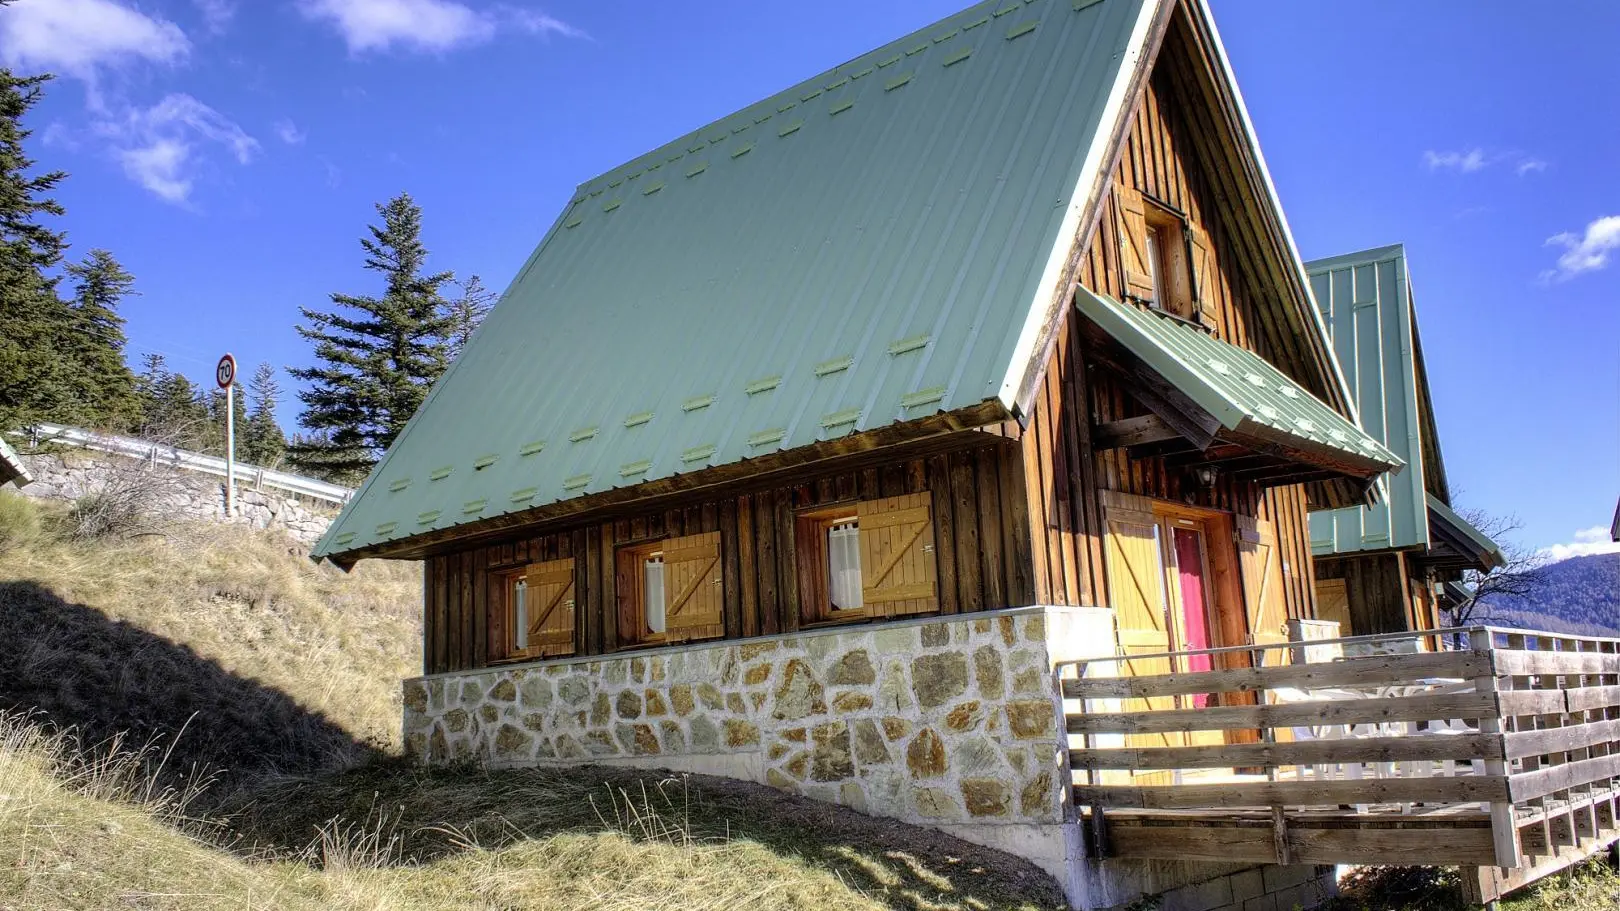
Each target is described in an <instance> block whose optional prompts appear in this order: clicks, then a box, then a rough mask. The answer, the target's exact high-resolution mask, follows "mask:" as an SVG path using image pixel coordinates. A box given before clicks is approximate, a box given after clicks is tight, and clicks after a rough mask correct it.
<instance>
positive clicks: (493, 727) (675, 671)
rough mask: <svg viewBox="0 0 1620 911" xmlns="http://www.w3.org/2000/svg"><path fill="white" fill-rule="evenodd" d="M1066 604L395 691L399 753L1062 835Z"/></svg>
mask: <svg viewBox="0 0 1620 911" xmlns="http://www.w3.org/2000/svg"><path fill="white" fill-rule="evenodd" d="M1077 610H1079V611H1083V610H1086V609H1073V608H1023V609H1013V610H1004V611H996V612H990V613H980V614H973V615H963V616H955V617H949V618H930V619H924V620H913V621H906V622H900V623H894V624H885V625H864V626H856V627H845V628H836V629H826V630H818V631H814V632H806V633H802V634H797V635H789V636H778V637H772V638H766V639H756V640H748V641H743V642H724V643H713V644H708V645H703V644H696V645H689V646H684V647H676V648H665V649H657V650H651V651H647V652H645V653H640V654H633V655H624V656H613V657H602V658H589V659H577V660H560V661H549V662H536V663H529V664H523V665H515V666H510V667H503V668H497V669H488V670H481V671H476V672H467V673H455V674H443V675H437V676H433V677H426V678H421V679H416V680H409V681H406V682H405V685H404V702H405V744H406V749H407V751H408V752H411V753H413V754H415V755H417V756H420V757H422V758H423V759H425V760H427V761H445V760H450V759H462V758H473V759H479V760H483V761H486V762H489V763H492V764H497V765H540V764H548V763H573V762H608V763H622V764H634V765H642V766H649V767H663V768H671V769H677V770H686V771H695V772H706V773H709V774H719V775H726V776H729V777H736V778H745V779H750V780H755V781H759V782H762V783H765V784H769V785H772V786H774V787H777V788H780V789H782V790H784V791H790V792H794V793H800V794H804V795H807V796H810V797H814V798H817V799H820V800H825V801H829V802H832V803H839V804H843V805H846V806H850V807H853V808H855V809H858V810H862V811H865V812H869V813H873V814H876V815H882V816H890V817H895V818H899V819H903V820H907V821H911V822H920V823H926V824H933V825H941V824H950V823H970V822H971V823H995V824H1015V823H1016V824H1030V823H1038V824H1059V823H1061V822H1062V821H1063V818H1064V803H1063V798H1064V795H1063V787H1062V785H1063V782H1064V781H1065V776H1064V775H1062V774H1061V770H1060V768H1059V764H1058V763H1059V759H1058V750H1059V741H1058V731H1057V724H1056V709H1055V707H1054V705H1055V704H1054V698H1055V693H1054V691H1053V686H1052V677H1051V670H1052V662H1053V661H1054V660H1061V658H1063V657H1066V653H1068V652H1072V651H1073V648H1074V646H1073V643H1068V642H1063V641H1058V640H1061V639H1066V638H1067V637H1069V636H1071V635H1072V634H1073V625H1072V623H1071V622H1070V618H1069V616H1068V614H1069V613H1072V612H1074V611H1077ZM1109 645H1110V651H1111V650H1112V649H1111V643H1110V644H1109ZM976 840H977V839H976ZM1059 853H1061V849H1059Z"/></svg>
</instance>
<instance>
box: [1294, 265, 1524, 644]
mask: <svg viewBox="0 0 1620 911" xmlns="http://www.w3.org/2000/svg"><path fill="white" fill-rule="evenodd" d="M1305 268H1306V271H1307V272H1308V273H1309V274H1310V277H1311V286H1312V289H1313V291H1314V296H1315V299H1316V304H1317V307H1319V308H1320V310H1321V313H1322V319H1323V321H1324V322H1325V323H1326V325H1327V330H1328V335H1329V337H1330V338H1331V339H1332V340H1333V350H1334V352H1335V355H1336V356H1337V358H1338V360H1339V368H1340V369H1341V370H1342V371H1343V373H1344V376H1345V379H1346V381H1347V382H1348V384H1349V386H1350V388H1351V389H1352V390H1353V393H1354V397H1355V400H1356V407H1357V409H1358V410H1359V412H1360V416H1361V427H1362V429H1363V430H1365V431H1366V432H1367V434H1368V435H1369V436H1371V437H1373V438H1374V439H1377V440H1378V441H1379V442H1381V443H1383V444H1384V445H1385V446H1387V447H1389V449H1390V451H1392V452H1394V453H1395V454H1396V455H1398V456H1400V457H1401V459H1402V460H1403V461H1405V462H1406V464H1407V466H1408V467H1407V469H1406V470H1404V471H1402V472H1400V473H1399V474H1396V475H1390V476H1388V477H1386V478H1385V479H1384V480H1382V481H1381V482H1380V484H1381V486H1382V490H1381V494H1382V496H1380V497H1379V498H1378V499H1377V500H1376V501H1374V502H1371V503H1367V504H1362V505H1359V506H1354V507H1346V508H1341V509H1332V510H1323V511H1320V512H1316V513H1313V514H1312V515H1311V522H1310V538H1311V552H1312V554H1313V555H1314V557H1315V562H1316V566H1315V570H1316V602H1317V616H1318V617H1319V618H1320V619H1322V620H1331V621H1334V622H1337V623H1338V624H1339V627H1340V631H1341V632H1342V633H1343V634H1344V635H1367V634H1373V633H1398V632H1405V631H1407V630H1414V631H1422V630H1428V629H1434V628H1436V627H1437V626H1439V625H1441V614H1440V609H1441V607H1442V606H1443V605H1444V604H1445V603H1446V602H1447V601H1448V600H1449V599H1448V598H1447V597H1446V595H1445V588H1444V583H1446V582H1456V581H1458V580H1459V579H1460V578H1461V576H1462V573H1463V572H1464V571H1465V570H1469V569H1472V570H1476V571H1479V572H1489V571H1490V570H1491V569H1494V568H1496V567H1498V566H1501V565H1502V564H1503V563H1504V561H1505V558H1504V557H1503V555H1502V551H1501V549H1500V548H1498V547H1497V546H1496V544H1495V543H1494V542H1492V541H1491V540H1490V538H1489V537H1487V536H1486V535H1485V534H1483V533H1482V532H1480V531H1479V530H1478V529H1477V528H1475V527H1474V526H1473V525H1472V524H1470V523H1469V522H1468V520H1467V519H1465V518H1463V517H1462V516H1460V515H1458V514H1457V513H1456V512H1455V511H1454V510H1453V509H1452V508H1451V493H1450V491H1449V490H1448V489H1447V483H1446V465H1445V459H1444V457H1443V456H1442V454H1441V450H1440V435H1439V432H1438V431H1437V430H1436V427H1435V419H1434V405H1433V402H1432V400H1431V397H1430V395H1429V376H1428V370H1427V368H1426V367H1425V366H1424V363H1423V340H1422V337H1421V336H1420V335H1419V333H1418V323H1417V310H1416V307H1415V304H1414V303H1413V299H1412V279H1411V272H1410V269H1409V267H1408V264H1407V259H1406V249H1405V248H1404V247H1402V246H1401V245H1400V244H1396V245H1393V246H1388V247H1379V248H1377V249H1373V250H1364V251H1361V252H1359V253H1349V254H1345V255H1343V256H1335V257H1332V258H1330V259H1322V260H1317V261H1314V262H1310V263H1306V265H1305Z"/></svg>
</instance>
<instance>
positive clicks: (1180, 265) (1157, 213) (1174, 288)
mask: <svg viewBox="0 0 1620 911" xmlns="http://www.w3.org/2000/svg"><path fill="white" fill-rule="evenodd" d="M1142 203H1143V205H1142V213H1143V225H1144V230H1145V231H1146V232H1147V234H1146V235H1145V236H1144V237H1143V238H1142V249H1143V255H1144V256H1146V255H1147V250H1148V246H1149V239H1150V238H1151V237H1152V236H1153V235H1154V234H1155V233H1156V234H1157V235H1158V238H1159V242H1158V243H1157V244H1155V245H1154V246H1156V247H1157V248H1158V251H1157V252H1158V257H1157V258H1158V262H1153V263H1146V264H1145V265H1147V267H1148V271H1149V275H1150V276H1151V280H1152V281H1153V301H1152V306H1153V307H1154V309H1157V310H1162V311H1164V312H1165V313H1168V314H1170V315H1171V316H1174V317H1177V318H1178V319H1183V320H1187V321H1188V322H1192V323H1199V322H1200V319H1199V307H1198V301H1197V295H1196V294H1194V292H1193V275H1192V254H1191V253H1190V252H1189V249H1188V238H1189V237H1190V236H1191V230H1190V225H1189V223H1188V220H1187V216H1186V215H1184V214H1182V213H1181V212H1178V211H1176V210H1175V209H1173V208H1171V207H1170V206H1167V205H1165V204H1164V203H1162V202H1159V201H1158V200H1157V199H1154V198H1153V197H1151V196H1149V195H1147V194H1146V193H1143V194H1142Z"/></svg>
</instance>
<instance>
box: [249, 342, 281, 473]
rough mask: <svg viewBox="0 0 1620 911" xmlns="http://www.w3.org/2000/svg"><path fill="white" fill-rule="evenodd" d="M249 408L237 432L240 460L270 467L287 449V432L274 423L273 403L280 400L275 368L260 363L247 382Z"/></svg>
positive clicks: (274, 405) (274, 411)
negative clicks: (245, 421) (239, 431)
mask: <svg viewBox="0 0 1620 911" xmlns="http://www.w3.org/2000/svg"><path fill="white" fill-rule="evenodd" d="M248 389H249V391H250V393H251V395H252V398H253V409H252V411H251V412H250V413H249V414H248V419H247V424H246V426H245V427H244V428H243V431H242V434H241V445H240V448H239V450H240V453H241V456H242V460H243V461H244V462H251V463H252V464H254V465H258V466H261V467H268V468H274V467H276V466H277V465H279V464H280V462H281V457H282V455H283V454H284V453H285V452H286V451H287V435H286V434H285V433H283V432H282V430H281V425H280V424H277V423H276V405H277V404H279V403H280V401H281V384H280V383H278V382H276V368H274V367H272V366H270V365H269V364H260V365H259V366H258V368H257V369H255V370H254V371H253V379H252V380H250V381H249V383H248Z"/></svg>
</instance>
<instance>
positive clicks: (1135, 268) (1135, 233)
mask: <svg viewBox="0 0 1620 911" xmlns="http://www.w3.org/2000/svg"><path fill="white" fill-rule="evenodd" d="M1114 199H1115V200H1117V201H1118V206H1119V221H1118V224H1119V265H1120V270H1121V272H1122V273H1123V279H1124V282H1125V296H1126V297H1128V298H1135V299H1136V300H1141V301H1150V302H1152V301H1153V271H1152V269H1151V268H1150V267H1149V265H1148V257H1147V203H1145V202H1144V201H1143V200H1142V194H1141V193H1140V192H1139V191H1137V190H1134V189H1132V188H1130V187H1127V186H1125V185H1124V184H1121V183H1115V184H1114Z"/></svg>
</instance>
